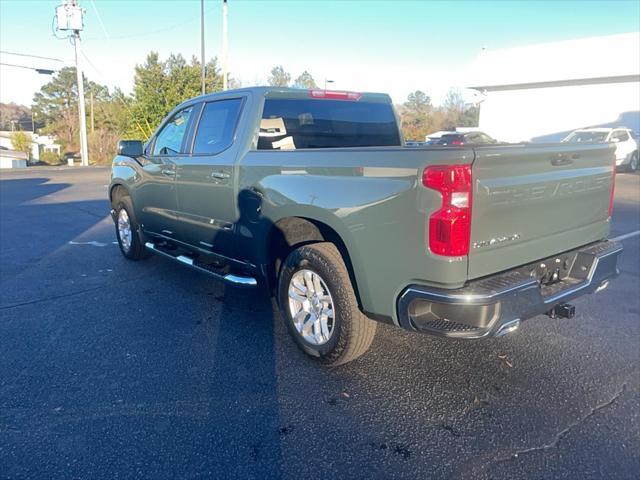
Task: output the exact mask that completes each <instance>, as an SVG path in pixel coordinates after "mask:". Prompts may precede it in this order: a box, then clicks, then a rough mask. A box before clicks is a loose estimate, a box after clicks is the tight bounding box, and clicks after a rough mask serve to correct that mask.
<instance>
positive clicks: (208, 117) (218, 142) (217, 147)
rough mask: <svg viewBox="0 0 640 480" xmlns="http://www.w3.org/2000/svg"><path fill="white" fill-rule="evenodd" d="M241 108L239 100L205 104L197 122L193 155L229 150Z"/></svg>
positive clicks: (240, 100)
mask: <svg viewBox="0 0 640 480" xmlns="http://www.w3.org/2000/svg"><path fill="white" fill-rule="evenodd" d="M241 106H242V99H241V98H232V99H229V100H218V101H217V102H209V103H206V104H205V106H204V110H203V111H202V116H201V117H200V122H198V131H197V133H196V138H195V141H194V143H193V153H194V154H210V155H212V154H216V153H220V152H221V151H223V150H225V149H226V148H229V147H230V146H231V144H232V143H233V135H234V133H235V129H236V124H237V123H238V116H239V115H240V107H241Z"/></svg>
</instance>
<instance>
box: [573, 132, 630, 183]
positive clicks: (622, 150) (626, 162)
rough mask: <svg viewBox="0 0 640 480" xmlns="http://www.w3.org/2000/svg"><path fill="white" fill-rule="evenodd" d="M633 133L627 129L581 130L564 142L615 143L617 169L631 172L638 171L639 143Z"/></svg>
mask: <svg viewBox="0 0 640 480" xmlns="http://www.w3.org/2000/svg"><path fill="white" fill-rule="evenodd" d="M634 137H635V135H634V134H633V131H632V130H631V129H629V128H625V127H616V128H581V129H580V130H574V131H573V132H571V133H570V134H569V135H567V137H566V138H565V139H564V140H562V141H563V142H570V143H604V142H609V143H615V145H616V151H615V155H616V167H617V168H618V169H624V170H626V171H629V172H635V171H636V170H638V142H637V141H636V140H635V138H634Z"/></svg>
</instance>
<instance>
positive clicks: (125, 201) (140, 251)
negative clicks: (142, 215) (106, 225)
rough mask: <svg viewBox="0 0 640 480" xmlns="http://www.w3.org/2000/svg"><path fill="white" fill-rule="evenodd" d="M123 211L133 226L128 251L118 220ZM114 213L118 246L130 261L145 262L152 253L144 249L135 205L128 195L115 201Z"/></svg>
mask: <svg viewBox="0 0 640 480" xmlns="http://www.w3.org/2000/svg"><path fill="white" fill-rule="evenodd" d="M121 210H126V212H127V216H128V217H129V222H130V225H131V245H130V246H129V248H128V249H127V248H126V247H125V245H124V244H123V241H122V238H120V230H119V229H118V218H120V211H121ZM114 211H115V227H116V238H117V239H118V246H119V247H120V252H121V253H122V255H124V257H125V258H127V259H129V260H143V259H145V258H149V257H150V256H151V252H149V251H148V250H147V249H146V248H144V242H143V240H142V236H141V234H140V226H139V224H138V222H137V221H136V217H135V214H134V213H133V203H132V202H131V198H130V197H129V196H126V195H125V196H121V197H119V198H118V199H117V200H116V201H115V205H114Z"/></svg>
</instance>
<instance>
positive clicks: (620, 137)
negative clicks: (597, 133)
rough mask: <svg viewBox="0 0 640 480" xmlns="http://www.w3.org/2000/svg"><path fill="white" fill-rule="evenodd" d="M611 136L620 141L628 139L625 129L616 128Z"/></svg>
mask: <svg viewBox="0 0 640 480" xmlns="http://www.w3.org/2000/svg"><path fill="white" fill-rule="evenodd" d="M611 137H612V138H617V139H618V140H620V141H621V142H626V141H627V140H629V135H628V134H627V132H626V131H625V130H618V131H616V132H614V133H613V135H611Z"/></svg>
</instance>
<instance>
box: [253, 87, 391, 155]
mask: <svg viewBox="0 0 640 480" xmlns="http://www.w3.org/2000/svg"><path fill="white" fill-rule="evenodd" d="M400 145H401V142H400V134H399V132H398V125H397V123H396V118H395V115H394V112H393V107H392V106H391V104H389V103H380V102H370V101H369V102H368V101H366V100H365V101H343V100H327V99H322V100H320V99H294V98H267V99H266V100H265V104H264V110H263V113H262V120H261V122H260V133H259V137H258V149H259V150H295V149H299V148H339V147H383V146H400Z"/></svg>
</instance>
